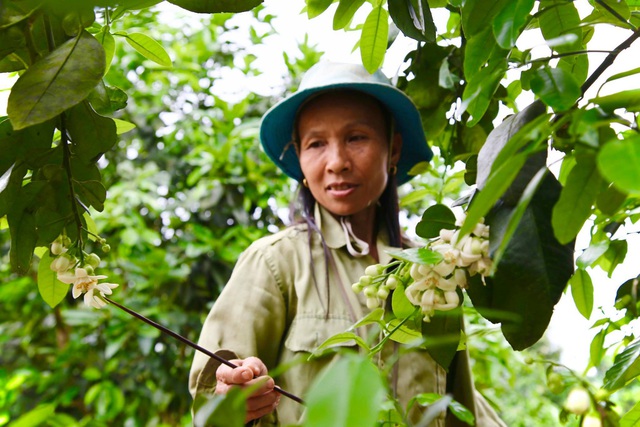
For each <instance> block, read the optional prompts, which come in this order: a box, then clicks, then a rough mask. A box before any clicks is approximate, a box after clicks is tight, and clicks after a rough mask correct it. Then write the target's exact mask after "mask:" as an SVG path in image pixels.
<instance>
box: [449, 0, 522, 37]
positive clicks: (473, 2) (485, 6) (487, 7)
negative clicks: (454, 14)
mask: <svg viewBox="0 0 640 427" xmlns="http://www.w3.org/2000/svg"><path fill="white" fill-rule="evenodd" d="M512 1H513V0H493V1H490V2H487V1H485V0H466V1H465V2H464V5H463V6H462V12H461V15H462V28H463V29H464V34H465V36H466V37H467V38H472V37H473V36H474V35H476V34H477V33H479V32H480V31H482V30H484V29H485V28H486V27H487V26H489V28H491V27H492V25H491V23H492V22H493V18H494V17H495V16H496V15H497V14H498V13H499V12H500V11H502V10H503V9H504V8H505V6H506V5H508V4H509V3H511V2H512Z"/></svg>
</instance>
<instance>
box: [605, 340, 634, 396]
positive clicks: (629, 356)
mask: <svg viewBox="0 0 640 427" xmlns="http://www.w3.org/2000/svg"><path fill="white" fill-rule="evenodd" d="M639 375H640V339H636V340H635V341H633V342H632V343H631V344H629V346H628V347H627V348H625V349H624V351H623V352H622V353H620V354H618V355H617V356H616V357H615V359H614V360H613V366H612V367H611V368H610V369H609V370H608V371H607V372H606V373H605V375H604V388H605V389H607V390H610V391H615V390H618V389H620V388H622V387H624V385H625V384H626V383H628V382H629V381H631V380H633V379H634V378H636V377H638V376H639Z"/></svg>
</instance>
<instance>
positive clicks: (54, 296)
mask: <svg viewBox="0 0 640 427" xmlns="http://www.w3.org/2000/svg"><path fill="white" fill-rule="evenodd" d="M53 260H54V258H52V257H51V253H50V252H49V251H47V252H45V254H44V255H43V256H42V257H41V258H40V264H39V265H38V291H40V295H41V296H42V299H43V300H44V302H46V303H47V304H49V307H51V308H54V307H55V306H56V305H58V304H60V302H61V301H62V300H63V299H64V297H65V296H66V295H67V292H68V291H69V285H67V284H65V283H62V282H61V281H59V280H58V276H57V273H56V272H55V271H53V270H52V269H51V268H50V265H51V262H53Z"/></svg>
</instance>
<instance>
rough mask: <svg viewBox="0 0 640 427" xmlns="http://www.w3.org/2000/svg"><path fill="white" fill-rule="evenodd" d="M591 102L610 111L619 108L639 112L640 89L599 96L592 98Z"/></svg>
mask: <svg viewBox="0 0 640 427" xmlns="http://www.w3.org/2000/svg"><path fill="white" fill-rule="evenodd" d="M591 102H593V103H594V104H598V105H599V106H600V107H601V108H602V109H603V110H605V111H607V112H609V113H610V112H613V111H614V110H616V109H618V108H624V109H626V110H627V111H633V112H638V111H640V89H631V90H625V91H622V92H617V93H614V94H611V95H605V96H598V97H595V98H593V99H591Z"/></svg>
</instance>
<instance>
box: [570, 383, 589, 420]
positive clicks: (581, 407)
mask: <svg viewBox="0 0 640 427" xmlns="http://www.w3.org/2000/svg"><path fill="white" fill-rule="evenodd" d="M590 407H591V396H589V392H588V391H587V390H585V389H584V388H582V387H575V388H573V389H571V391H570V392H569V394H568V395H567V400H566V401H565V402H564V408H565V409H566V410H567V411H569V412H571V413H574V414H578V415H582V414H585V413H586V412H587V411H588V410H589V408H590Z"/></svg>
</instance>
